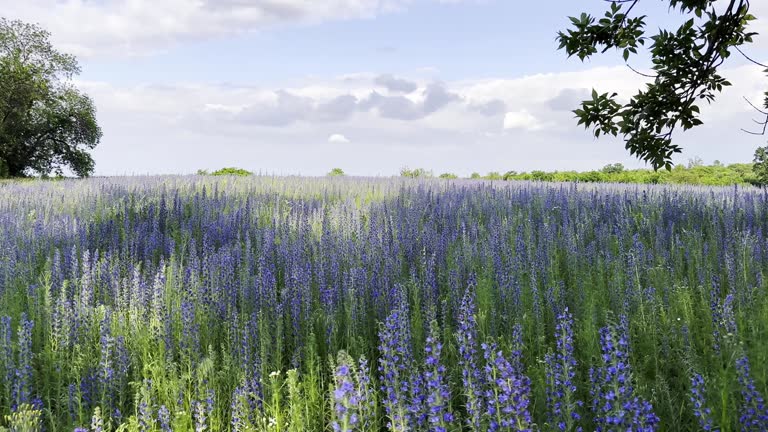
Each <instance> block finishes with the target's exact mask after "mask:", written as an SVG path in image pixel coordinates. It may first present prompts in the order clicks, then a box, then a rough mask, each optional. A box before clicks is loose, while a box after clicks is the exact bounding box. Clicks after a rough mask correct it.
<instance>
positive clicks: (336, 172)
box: [328, 168, 346, 177]
mask: <svg viewBox="0 0 768 432" xmlns="http://www.w3.org/2000/svg"><path fill="white" fill-rule="evenodd" d="M328 175H329V176H330V177H343V176H345V175H346V174H344V170H343V169H341V168H333V169H332V170H331V172H329V173H328Z"/></svg>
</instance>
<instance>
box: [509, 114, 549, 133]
mask: <svg viewBox="0 0 768 432" xmlns="http://www.w3.org/2000/svg"><path fill="white" fill-rule="evenodd" d="M504 129H527V130H532V131H533V130H538V129H541V122H539V120H538V119H537V118H536V117H534V116H533V115H531V113H529V112H528V111H526V110H520V111H514V112H508V113H506V114H505V115H504Z"/></svg>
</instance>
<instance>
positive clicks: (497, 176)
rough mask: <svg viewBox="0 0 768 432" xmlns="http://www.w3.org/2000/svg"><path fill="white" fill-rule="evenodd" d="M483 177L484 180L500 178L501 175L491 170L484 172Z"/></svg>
mask: <svg viewBox="0 0 768 432" xmlns="http://www.w3.org/2000/svg"><path fill="white" fill-rule="evenodd" d="M485 179H486V180H502V179H503V177H502V176H501V174H500V173H499V172H497V171H491V172H489V173H488V174H486V176H485Z"/></svg>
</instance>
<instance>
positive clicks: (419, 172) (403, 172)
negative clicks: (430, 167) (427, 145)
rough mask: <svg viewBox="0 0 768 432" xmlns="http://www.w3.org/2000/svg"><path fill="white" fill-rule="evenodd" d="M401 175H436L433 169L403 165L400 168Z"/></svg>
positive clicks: (423, 176) (425, 176)
mask: <svg viewBox="0 0 768 432" xmlns="http://www.w3.org/2000/svg"><path fill="white" fill-rule="evenodd" d="M400 176H401V177H408V178H430V177H434V174H433V173H432V171H427V170H426V169H424V168H416V169H409V168H408V167H403V168H401V169H400Z"/></svg>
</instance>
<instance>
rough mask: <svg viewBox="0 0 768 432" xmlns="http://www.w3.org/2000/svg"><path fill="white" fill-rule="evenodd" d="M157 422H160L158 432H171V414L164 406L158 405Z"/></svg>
mask: <svg viewBox="0 0 768 432" xmlns="http://www.w3.org/2000/svg"><path fill="white" fill-rule="evenodd" d="M157 420H158V422H160V430H161V431H162V432H171V412H170V411H168V408H166V407H165V405H160V408H158V410H157Z"/></svg>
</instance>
